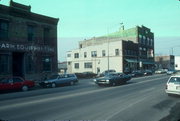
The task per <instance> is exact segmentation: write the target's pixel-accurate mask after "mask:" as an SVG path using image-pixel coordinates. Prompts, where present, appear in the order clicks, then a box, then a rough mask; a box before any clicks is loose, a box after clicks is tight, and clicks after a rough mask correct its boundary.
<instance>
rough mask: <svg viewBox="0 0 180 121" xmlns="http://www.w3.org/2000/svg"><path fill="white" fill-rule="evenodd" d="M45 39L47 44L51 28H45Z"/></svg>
mask: <svg viewBox="0 0 180 121" xmlns="http://www.w3.org/2000/svg"><path fill="white" fill-rule="evenodd" d="M43 39H44V43H45V44H47V43H48V41H50V29H49V28H44V30H43Z"/></svg>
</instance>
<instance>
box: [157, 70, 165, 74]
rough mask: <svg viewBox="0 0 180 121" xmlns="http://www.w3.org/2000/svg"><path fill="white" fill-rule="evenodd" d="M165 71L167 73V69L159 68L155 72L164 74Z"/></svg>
mask: <svg viewBox="0 0 180 121" xmlns="http://www.w3.org/2000/svg"><path fill="white" fill-rule="evenodd" d="M164 73H166V70H164V69H159V70H156V71H155V74H164Z"/></svg>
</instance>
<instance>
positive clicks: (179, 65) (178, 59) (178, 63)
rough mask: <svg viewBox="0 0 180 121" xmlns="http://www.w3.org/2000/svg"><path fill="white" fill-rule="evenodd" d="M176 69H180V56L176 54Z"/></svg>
mask: <svg viewBox="0 0 180 121" xmlns="http://www.w3.org/2000/svg"><path fill="white" fill-rule="evenodd" d="M175 70H179V71H180V56H175Z"/></svg>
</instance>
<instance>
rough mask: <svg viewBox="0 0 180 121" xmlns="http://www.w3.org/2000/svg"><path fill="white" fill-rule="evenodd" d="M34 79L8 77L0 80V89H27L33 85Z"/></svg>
mask: <svg viewBox="0 0 180 121" xmlns="http://www.w3.org/2000/svg"><path fill="white" fill-rule="evenodd" d="M34 86H35V83H34V81H29V80H24V79H23V78H21V77H10V78H4V79H1V80H0V91H6V90H18V89H20V90H22V91H27V90H28V89H29V88H31V87H34Z"/></svg>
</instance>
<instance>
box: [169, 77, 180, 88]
mask: <svg viewBox="0 0 180 121" xmlns="http://www.w3.org/2000/svg"><path fill="white" fill-rule="evenodd" d="M168 90H169V91H180V77H171V78H170V80H169V81H168Z"/></svg>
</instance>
